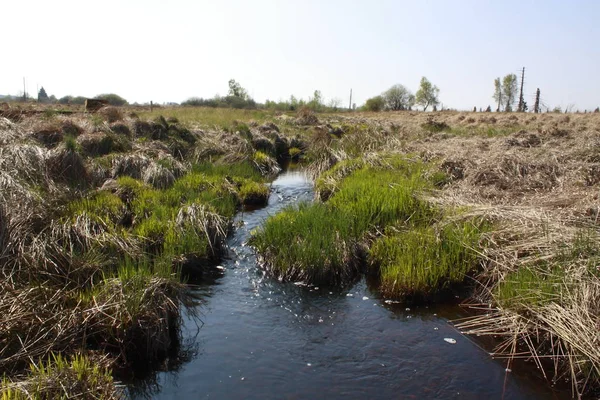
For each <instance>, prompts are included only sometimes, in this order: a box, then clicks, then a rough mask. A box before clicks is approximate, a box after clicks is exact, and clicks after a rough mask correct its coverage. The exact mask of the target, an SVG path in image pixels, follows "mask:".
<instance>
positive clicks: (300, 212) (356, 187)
mask: <svg viewBox="0 0 600 400" xmlns="http://www.w3.org/2000/svg"><path fill="white" fill-rule="evenodd" d="M360 163H361V162H360V161H353V162H352V163H350V162H349V163H347V164H348V168H349V169H353V168H354V166H355V165H356V164H358V165H360ZM363 165H364V164H363ZM339 168H342V167H339ZM357 168H358V169H355V170H354V172H352V173H351V174H350V175H349V176H347V177H346V178H345V179H343V180H342V181H341V183H340V184H339V189H338V190H337V192H336V193H335V194H334V195H333V196H332V197H331V198H330V200H329V201H328V202H327V203H325V204H322V203H315V204H311V205H303V206H301V207H300V208H298V209H294V208H289V209H286V210H284V211H283V212H282V213H280V214H278V215H276V216H274V217H271V218H269V219H268V220H267V221H266V223H265V224H264V227H263V228H262V229H261V230H259V231H258V232H257V233H256V234H255V235H254V237H253V244H254V245H255V246H256V248H257V250H258V251H259V253H260V254H261V255H262V257H263V260H264V264H265V266H266V268H267V269H268V270H269V271H271V272H272V273H273V274H274V275H276V276H278V277H279V278H280V279H284V280H295V279H305V280H308V281H310V282H312V283H318V284H327V283H330V284H337V283H347V282H348V281H350V280H351V279H352V278H354V277H355V276H356V274H357V273H358V270H359V268H358V267H359V264H360V262H361V260H360V256H359V253H360V252H359V251H358V249H359V247H360V244H361V243H363V242H364V241H365V240H366V237H367V236H368V234H369V233H373V232H376V231H378V230H381V229H384V228H385V227H386V226H389V225H396V224H416V223H417V222H421V221H429V220H430V219H431V218H433V217H434V216H435V214H436V211H435V210H434V209H433V208H432V207H430V206H429V205H428V204H427V203H426V202H424V201H423V200H420V199H419V198H418V196H417V194H418V193H419V192H420V191H422V190H426V189H428V188H431V187H432V186H433V185H432V183H431V182H430V181H429V180H428V179H427V175H426V174H424V171H425V170H426V167H425V166H424V165H423V164H419V163H415V162H412V161H407V160H405V159H402V158H398V157H395V158H390V159H389V160H388V162H386V163H385V166H382V167H370V166H362V167H357Z"/></svg>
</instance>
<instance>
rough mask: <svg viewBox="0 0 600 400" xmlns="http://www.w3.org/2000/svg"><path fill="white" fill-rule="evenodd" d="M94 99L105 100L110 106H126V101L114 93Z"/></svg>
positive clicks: (100, 95)
mask: <svg viewBox="0 0 600 400" xmlns="http://www.w3.org/2000/svg"><path fill="white" fill-rule="evenodd" d="M94 98H95V99H99V100H106V101H108V104H110V105H111V106H124V105H127V104H128V103H127V100H125V99H124V98H122V97H121V96H119V95H117V94H114V93H105V94H99V95H98V96H96V97H94Z"/></svg>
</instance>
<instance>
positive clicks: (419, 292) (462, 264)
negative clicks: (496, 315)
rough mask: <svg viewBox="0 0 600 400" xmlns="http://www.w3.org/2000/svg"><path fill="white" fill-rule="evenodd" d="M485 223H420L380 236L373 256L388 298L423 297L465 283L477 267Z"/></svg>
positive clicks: (373, 248) (374, 244) (373, 249)
mask: <svg viewBox="0 0 600 400" xmlns="http://www.w3.org/2000/svg"><path fill="white" fill-rule="evenodd" d="M481 231H482V226H481V224H476V223H474V222H473V221H469V220H467V221H460V222H456V223H449V224H447V225H445V226H443V227H438V226H428V225H417V226H411V227H409V228H408V229H407V230H405V231H400V232H393V233H390V234H388V235H385V236H383V237H381V238H379V239H377V240H376V241H375V242H374V243H373V245H372V247H371V249H370V251H369V259H370V263H371V265H372V266H374V267H375V269H376V272H377V273H378V275H379V279H380V283H381V292H382V293H383V295H384V296H386V297H394V298H399V297H405V296H417V297H419V296H420V297H423V296H427V295H429V294H433V293H436V292H439V291H441V290H443V289H446V288H448V287H449V286H451V285H453V284H456V283H461V282H463V281H464V280H465V278H466V277H467V276H468V274H469V273H470V272H472V271H473V270H474V268H475V267H476V266H477V253H476V250H475V249H477V247H478V242H479V238H480V234H481Z"/></svg>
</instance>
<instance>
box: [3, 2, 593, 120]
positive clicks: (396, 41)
mask: <svg viewBox="0 0 600 400" xmlns="http://www.w3.org/2000/svg"><path fill="white" fill-rule="evenodd" d="M599 17H600V1H597V0H589V1H586V0H573V1H564V0H561V1H555V0H546V1H531V0H530V1H528V0H522V1H511V0H505V1H484V0H472V1H469V0H456V1H445V0H439V1H426V0H423V1H414V0H412V1H401V0H390V1H387V0H370V1H366V0H365V1H359V0H356V1H354V0H346V1H337V0H303V1H286V0H252V1H242V0H218V1H217V0H195V1H192V0H169V1H153V0H143V1H142V0H118V1H117V0H103V1H100V2H87V1H70V0H53V1H48V0H19V1H9V0H3V1H2V6H1V11H0V29H1V31H2V33H3V35H2V36H3V40H2V45H1V49H2V52H1V54H2V55H1V56H0V94H12V95H17V94H19V93H22V91H23V78H24V77H25V79H26V84H27V91H28V92H29V93H30V94H35V93H36V91H37V88H38V87H41V86H43V87H44V88H45V89H46V91H47V93H48V94H49V95H51V94H54V95H55V96H57V97H59V98H60V97H62V96H65V95H81V96H87V97H92V96H95V95H97V94H101V93H117V94H119V95H121V96H122V97H124V98H125V99H127V100H128V101H129V102H130V103H133V102H139V103H146V102H149V101H151V100H152V101H154V102H155V103H164V102H182V101H184V100H186V99H188V98H190V97H204V98H208V97H213V96H214V95H216V94H220V95H226V94H227V90H228V84H227V83H228V81H229V80H230V79H235V80H236V81H237V82H239V83H240V84H241V85H242V86H243V87H244V88H246V89H247V91H248V93H249V94H250V95H251V96H252V97H253V98H254V99H255V100H256V101H259V102H264V101H265V100H266V99H270V100H275V101H277V100H286V99H289V97H290V95H294V96H296V97H297V98H304V99H307V98H308V97H309V96H311V95H312V94H313V93H314V91H315V90H320V91H321V93H322V95H323V97H324V98H325V102H326V103H327V102H329V101H330V100H331V99H334V98H337V99H339V100H340V102H341V103H342V104H344V105H347V104H348V102H349V94H350V89H352V91H353V103H356V104H357V105H358V106H360V105H361V104H363V103H364V102H365V101H366V100H367V99H368V98H370V97H373V96H376V95H378V94H380V93H381V92H383V91H385V90H386V89H388V88H389V87H390V86H392V85H395V84H398V83H399V84H403V85H404V86H406V87H407V88H409V89H410V90H412V91H413V92H416V91H417V89H418V87H419V81H420V79H421V77H422V76H425V77H427V78H428V79H429V80H430V81H431V82H432V83H433V84H435V85H436V86H438V87H439V89H440V101H441V102H442V103H443V104H444V107H450V108H456V109H472V108H473V107H474V106H476V107H477V108H479V107H482V108H486V107H487V106H488V105H492V108H494V106H493V99H492V95H493V89H494V85H493V82H494V79H495V78H496V77H501V76H504V75H506V74H509V73H515V74H519V75H520V71H521V69H522V68H523V67H525V81H524V93H525V100H526V101H527V103H528V104H529V105H530V107H532V106H533V102H534V95H535V91H536V89H537V88H540V90H541V97H542V101H543V103H544V104H546V105H547V106H549V107H555V106H560V107H562V108H563V109H564V108H566V107H571V108H572V109H573V110H577V109H580V110H584V109H588V110H591V109H594V108H596V107H598V106H600V75H599V74H600V45H599V41H600V23H598V18H599Z"/></svg>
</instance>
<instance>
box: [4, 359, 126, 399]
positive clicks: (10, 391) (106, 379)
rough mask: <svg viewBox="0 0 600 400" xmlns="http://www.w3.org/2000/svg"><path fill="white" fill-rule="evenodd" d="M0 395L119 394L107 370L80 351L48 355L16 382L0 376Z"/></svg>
mask: <svg viewBox="0 0 600 400" xmlns="http://www.w3.org/2000/svg"><path fill="white" fill-rule="evenodd" d="M0 394H1V398H2V400H25V399H34V400H42V399H71V398H85V399H92V398H93V399H100V400H109V399H117V398H119V397H120V396H119V394H118V392H117V389H116V387H115V385H114V382H113V378H112V376H111V373H110V371H109V370H108V369H106V368H102V367H100V366H99V365H98V364H96V363H94V362H93V361H92V360H90V359H89V358H88V357H86V356H84V355H80V354H75V355H73V356H71V357H70V358H68V359H67V358H65V357H63V356H61V355H55V354H51V355H50V356H49V357H48V360H47V361H40V362H38V363H37V364H36V363H33V364H31V366H30V370H29V374H28V375H27V376H26V377H25V380H23V381H21V382H19V384H15V383H13V382H11V381H10V380H8V379H7V378H3V379H2V381H0Z"/></svg>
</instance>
